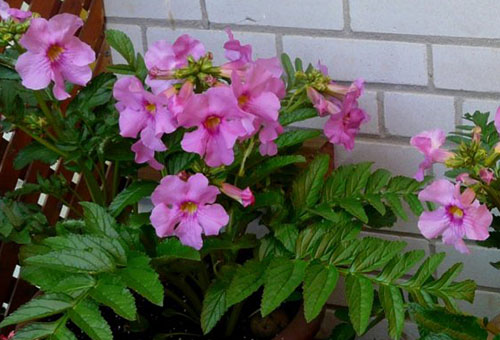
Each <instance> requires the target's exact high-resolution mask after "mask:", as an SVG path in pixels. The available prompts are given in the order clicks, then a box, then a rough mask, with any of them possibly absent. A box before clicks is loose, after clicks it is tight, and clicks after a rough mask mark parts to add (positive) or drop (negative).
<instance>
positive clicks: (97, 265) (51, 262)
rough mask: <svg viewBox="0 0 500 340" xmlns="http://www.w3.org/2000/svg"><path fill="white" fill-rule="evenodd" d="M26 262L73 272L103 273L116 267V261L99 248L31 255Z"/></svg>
mask: <svg viewBox="0 0 500 340" xmlns="http://www.w3.org/2000/svg"><path fill="white" fill-rule="evenodd" d="M25 263H26V264H28V265H33V266H35V265H36V266H40V267H48V268H52V269H56V270H61V271H67V272H71V273H101V272H106V271H111V270H113V269H114V268H115V264H114V261H113V260H112V259H111V258H110V257H109V256H108V255H107V253H105V252H104V251H101V250H99V249H89V250H71V249H64V250H57V251H51V252H50V253H47V254H43V255H36V256H32V257H29V258H27V259H26V260H25Z"/></svg>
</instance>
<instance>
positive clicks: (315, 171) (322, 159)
mask: <svg viewBox="0 0 500 340" xmlns="http://www.w3.org/2000/svg"><path fill="white" fill-rule="evenodd" d="M329 162H330V157H329V156H328V155H319V156H317V157H316V158H315V159H314V160H313V161H312V162H311V164H310V165H309V166H308V167H307V168H306V169H305V170H304V171H303V172H302V173H301V174H300V175H299V177H298V178H297V179H296V180H295V181H294V182H293V185H292V203H293V205H294V206H295V209H297V210H300V209H304V208H310V207H312V206H313V205H315V204H316V203H317V202H318V200H319V198H320V195H321V191H322V189H323V186H324V183H325V175H326V173H327V171H328V167H329Z"/></svg>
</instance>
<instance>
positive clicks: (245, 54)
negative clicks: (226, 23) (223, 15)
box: [221, 28, 252, 75]
mask: <svg viewBox="0 0 500 340" xmlns="http://www.w3.org/2000/svg"><path fill="white" fill-rule="evenodd" d="M225 31H226V33H227V36H228V38H229V40H228V41H226V43H225V44H224V49H225V50H226V51H225V53H224V56H225V57H226V59H227V60H229V62H228V63H226V64H224V65H222V66H221V69H222V73H223V74H226V75H228V74H230V73H232V71H244V70H245V69H246V67H247V65H248V64H249V63H251V62H252V46H251V45H242V44H241V42H240V41H239V40H237V39H234V35H233V32H232V31H231V29H229V28H226V29H225Z"/></svg>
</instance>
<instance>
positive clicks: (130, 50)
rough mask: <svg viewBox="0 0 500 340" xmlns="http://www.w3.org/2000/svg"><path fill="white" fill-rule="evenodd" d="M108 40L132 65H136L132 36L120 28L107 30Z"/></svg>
mask: <svg viewBox="0 0 500 340" xmlns="http://www.w3.org/2000/svg"><path fill="white" fill-rule="evenodd" d="M106 40H107V42H108V44H109V45H110V46H111V47H113V48H114V49H115V50H116V51H117V52H118V53H120V55H121V56H122V57H123V58H124V59H125V60H126V61H127V63H128V64H129V65H131V66H135V51H134V45H133V44H132V41H131V40H130V38H129V37H128V36H127V35H126V34H125V33H123V32H121V31H118V30H107V31H106Z"/></svg>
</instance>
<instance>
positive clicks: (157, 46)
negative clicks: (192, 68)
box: [144, 34, 205, 93]
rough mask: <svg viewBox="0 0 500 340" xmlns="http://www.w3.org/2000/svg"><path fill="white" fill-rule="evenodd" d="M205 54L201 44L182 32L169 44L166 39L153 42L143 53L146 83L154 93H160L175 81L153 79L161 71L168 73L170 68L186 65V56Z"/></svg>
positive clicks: (194, 56) (160, 73) (194, 57)
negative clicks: (146, 70)
mask: <svg viewBox="0 0 500 340" xmlns="http://www.w3.org/2000/svg"><path fill="white" fill-rule="evenodd" d="M204 54H205V47H204V46H203V44H202V43H201V42H200V41H199V40H196V39H194V38H192V37H191V36H189V35H188V34H183V35H181V36H180V37H179V38H177V40H176V41H175V42H174V44H173V45H172V44H170V43H169V42H167V41H166V40H160V41H157V42H155V43H154V44H153V45H152V46H151V47H150V48H149V50H148V51H147V52H146V55H145V58H144V60H145V62H146V66H147V68H148V70H149V71H150V72H149V75H148V77H147V79H146V84H148V85H149V86H151V89H152V90H153V92H154V93H160V92H163V91H165V90H166V89H168V88H169V87H170V86H172V84H173V83H175V80H162V79H155V78H156V77H157V76H161V75H162V74H163V73H167V74H170V73H171V71H172V70H175V69H178V68H182V67H185V66H187V65H188V57H189V56H191V57H192V58H193V59H194V60H198V59H200V58H201V57H202V56H203V55H204Z"/></svg>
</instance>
